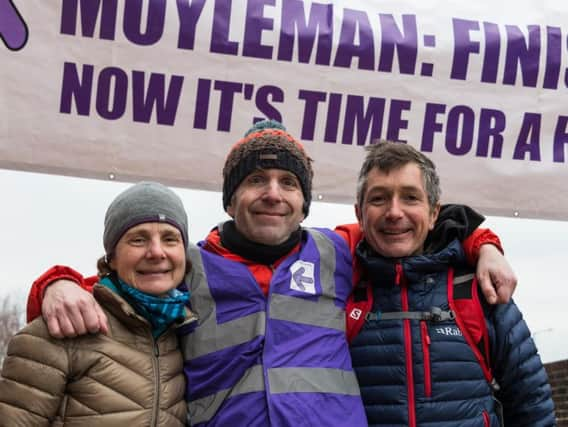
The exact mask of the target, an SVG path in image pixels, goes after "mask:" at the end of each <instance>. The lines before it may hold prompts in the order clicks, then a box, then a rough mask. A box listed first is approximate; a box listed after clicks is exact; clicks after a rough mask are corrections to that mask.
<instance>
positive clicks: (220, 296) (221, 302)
mask: <svg viewBox="0 0 568 427" xmlns="http://www.w3.org/2000/svg"><path fill="white" fill-rule="evenodd" d="M311 163H312V161H311V159H310V158H309V157H308V155H307V154H306V152H305V150H304V148H303V146H302V145H301V144H300V143H299V142H298V141H297V140H296V139H295V138H294V137H293V136H292V135H290V134H289V133H288V132H286V130H285V128H284V127H283V126H282V125H281V124H280V123H278V122H275V121H271V120H269V121H263V122H259V123H257V124H256V125H255V126H254V127H253V128H252V129H251V130H249V131H248V132H247V133H246V134H245V136H244V137H243V138H242V139H241V140H239V141H238V142H237V143H236V144H235V145H234V146H233V147H232V149H231V151H230V152H229V154H228V156H227V159H226V162H225V166H224V168H223V179H224V182H223V206H224V208H225V210H226V211H227V213H228V214H229V215H230V216H231V217H232V219H231V220H229V221H227V222H225V223H223V224H221V225H220V226H219V227H216V228H214V229H213V230H212V231H211V232H210V234H209V235H208V236H207V238H206V239H205V241H203V242H201V243H200V245H199V246H200V248H199V249H195V248H193V249H192V247H191V246H190V249H189V257H190V259H191V262H192V265H193V268H192V275H191V277H190V278H189V280H188V281H187V282H188V283H191V287H192V289H191V292H192V299H191V305H192V309H193V310H194V311H195V312H196V314H197V315H198V317H199V325H198V327H197V328H195V330H194V331H191V332H190V333H189V334H188V335H186V336H184V337H182V349H183V351H184V357H185V359H186V363H185V372H186V375H187V379H188V393H187V398H188V404H189V412H190V417H191V418H190V419H191V423H192V425H197V426H205V425H211V426H213V425H238V426H241V425H243V426H244V425H251V426H296V425H309V426H319V425H322V426H324V425H334V426H345V427H347V426H349V427H351V426H366V425H367V421H366V418H365V414H364V410H363V406H362V404H361V399H360V395H359V388H358V384H357V381H356V379H355V376H354V374H353V369H352V366H351V359H350V356H349V350H348V347H347V341H346V339H345V306H346V301H347V298H348V296H349V294H350V292H351V289H352V277H353V262H352V260H353V258H352V253H351V250H352V249H353V247H354V244H355V242H356V241H358V239H359V238H360V233H359V234H358V235H353V234H351V235H349V236H348V235H347V233H345V232H344V233H342V234H337V233H335V232H333V231H331V230H327V229H317V230H316V229H305V228H302V227H300V223H301V222H302V221H303V219H304V218H305V217H306V215H307V214H308V212H309V207H310V201H311V187H312V178H313V170H312V166H311ZM355 234H357V233H355ZM491 236H494V235H492V234H491V233H490V232H488V233H487V232H485V233H484V232H481V233H477V234H476V235H475V237H474V238H473V239H472V240H471V242H470V243H471V244H470V253H471V252H474V253H475V254H477V251H478V250H479V247H480V246H481V244H483V243H487V242H488V241H489V242H491V243H493V242H494V240H493V239H492V237H491ZM342 237H343V238H342ZM346 240H347V243H348V244H346ZM486 247H491V248H492V250H494V251H495V252H496V253H497V252H498V251H497V250H496V249H495V248H494V247H493V246H491V245H483V248H486ZM466 248H467V247H466ZM487 252H488V251H487ZM488 253H489V252H488ZM498 257H501V255H500V254H499V255H498ZM489 258H491V257H489ZM493 262H494V263H493V264H491V262H489V263H487V261H485V263H484V265H485V266H486V267H488V268H489V270H490V271H489V272H487V271H485V274H489V273H491V274H493V275H495V274H497V275H500V276H499V277H500V278H501V279H503V278H505V279H506V280H505V281H506V282H507V279H510V280H508V282H507V283H506V285H508V287H507V286H506V287H505V288H504V289H502V290H501V291H502V292H503V291H504V293H505V299H508V296H507V295H506V294H507V293H509V294H510V293H511V292H512V289H513V288H514V279H513V278H514V275H513V274H512V272H510V270H509V269H508V265H506V263H504V264H503V263H500V262H501V258H498V261H497V262H496V263H495V258H493ZM480 264H482V260H481V259H480ZM55 279H72V280H74V281H79V282H81V283H83V284H84V283H85V282H86V281H83V280H82V276H81V275H79V274H78V273H76V272H74V271H73V270H71V269H67V268H66V270H65V271H64V272H61V271H60V272H47V273H46V274H45V275H44V276H42V277H41V278H40V279H38V281H36V283H35V285H34V289H33V290H32V293H31V294H30V307H31V310H30V311H31V312H32V313H33V314H35V315H37V314H38V313H39V306H40V303H41V298H40V297H41V295H43V289H45V287H46V286H47V285H49V284H50V283H52V282H53V281H54V280H55ZM70 288H75V289H70ZM78 289H79V288H78V287H77V286H74V285H70V284H69V283H68V282H65V281H61V282H59V283H56V284H55V285H53V286H50V287H49V288H48V291H47V292H46V302H45V304H44V308H43V311H44V314H45V316H46V317H48V318H49V317H51V318H54V319H63V320H62V321H54V324H56V323H58V324H57V325H56V326H55V327H54V329H53V331H52V332H54V333H56V334H59V335H61V336H62V335H68V334H73V333H77V332H82V333H85V331H86V330H89V331H91V332H92V331H98V330H99V329H102V330H104V319H101V318H100V317H96V316H95V315H93V314H92V313H93V310H91V309H89V310H86V311H88V312H89V313H90V314H87V315H80V316H75V315H74V314H73V313H72V312H71V313H70V311H71V310H66V309H65V308H63V307H64V304H63V303H62V302H61V300H62V299H64V298H63V297H62V295H63V294H64V293H67V294H69V295H71V294H73V296H72V297H71V296H66V297H65V298H66V299H67V301H69V300H70V299H71V298H73V299H74V300H76V301H81V304H82V305H83V306H86V305H88V304H90V303H89V302H87V298H86V297H85V296H84V295H81V296H80V297H79V296H76V294H77V292H78V291H77V290H78ZM83 294H85V293H84V292H83ZM72 305H73V304H72ZM74 306H76V304H75V305H74ZM73 310H74V311H75V312H77V311H80V309H76V308H75V309H73ZM56 313H57V314H56ZM61 313H64V314H61ZM77 318H80V320H77ZM65 327H67V329H65Z"/></svg>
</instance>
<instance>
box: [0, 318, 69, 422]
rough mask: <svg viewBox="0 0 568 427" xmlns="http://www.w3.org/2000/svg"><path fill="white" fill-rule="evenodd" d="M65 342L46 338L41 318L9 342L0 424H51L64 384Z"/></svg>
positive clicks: (0, 387) (0, 393) (0, 384)
mask: <svg viewBox="0 0 568 427" xmlns="http://www.w3.org/2000/svg"><path fill="white" fill-rule="evenodd" d="M65 342H66V341H65V340H60V341H56V340H54V339H51V338H49V335H48V332H47V327H46V325H45V323H44V322H43V320H42V319H41V318H40V319H37V320H35V321H34V322H32V323H30V324H28V325H27V326H26V327H25V328H24V329H22V330H21V331H20V332H18V333H17V334H16V335H15V336H14V337H13V338H12V339H11V340H10V343H9V345H8V352H7V357H6V358H5V359H4V365H3V368H2V378H0V425H2V426H10V427H13V426H15V427H18V426H21V427H24V426H26V427H29V426H37V427H41V426H50V425H52V424H51V423H52V421H53V419H54V418H55V416H56V415H57V412H58V409H59V406H60V404H61V401H62V399H63V395H64V392H65V387H66V384H67V377H68V360H69V359H68V356H67V351H66V349H65Z"/></svg>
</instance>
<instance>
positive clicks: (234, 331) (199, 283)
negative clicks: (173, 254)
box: [181, 246, 266, 360]
mask: <svg viewBox="0 0 568 427" xmlns="http://www.w3.org/2000/svg"><path fill="white" fill-rule="evenodd" d="M188 252H189V258H190V260H191V263H192V268H191V273H190V278H189V284H188V286H190V289H191V307H192V309H193V310H194V311H195V312H196V314H197V316H198V318H199V327H198V328H196V329H195V331H194V332H193V334H192V335H193V337H192V338H191V340H190V339H188V338H185V339H182V343H181V347H182V351H183V354H184V357H185V359H186V360H191V359H195V358H197V357H201V356H204V355H206V354H209V353H213V352H215V351H219V350H222V349H224V348H227V347H232V346H235V345H238V344H243V343H246V342H248V341H250V340H252V339H253V338H254V337H256V336H259V335H263V334H264V328H265V325H266V314H265V313H264V312H258V313H253V314H251V315H249V316H245V317H241V318H239V319H235V320H232V321H229V322H226V323H223V324H222V325H218V324H217V311H216V307H215V301H213V297H212V296H211V291H210V290H209V285H208V284H207V276H206V275H205V268H204V266H203V259H202V257H201V252H200V250H199V248H198V247H196V246H190V247H189V250H188ZM195 341H198V342H199V346H196V345H192V343H193V342H195Z"/></svg>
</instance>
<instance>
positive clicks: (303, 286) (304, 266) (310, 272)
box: [290, 261, 316, 295]
mask: <svg viewBox="0 0 568 427" xmlns="http://www.w3.org/2000/svg"><path fill="white" fill-rule="evenodd" d="M290 272H291V273H292V278H291V279H290V289H293V290H295V291H299V292H304V293H306V294H311V295H315V294H316V285H315V283H316V281H315V280H314V264H313V263H311V262H306V261H296V262H295V263H294V264H292V266H291V267H290Z"/></svg>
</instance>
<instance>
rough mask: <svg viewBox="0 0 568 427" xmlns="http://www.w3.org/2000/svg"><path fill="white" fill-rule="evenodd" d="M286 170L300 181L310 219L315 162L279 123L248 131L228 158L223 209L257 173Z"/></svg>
mask: <svg viewBox="0 0 568 427" xmlns="http://www.w3.org/2000/svg"><path fill="white" fill-rule="evenodd" d="M270 168H274V169H283V170H287V171H290V172H292V173H293V174H294V175H296V176H297V177H298V181H300V186H301V187H302V193H303V195H304V205H303V208H302V210H303V212H304V216H306V217H307V216H308V212H309V210H310V203H311V201H312V179H313V176H314V172H313V170H312V159H311V158H309V157H308V155H307V154H306V151H305V150H304V147H303V146H302V144H301V143H300V142H299V141H297V140H296V139H295V138H294V137H293V136H292V135H290V134H289V133H288V132H286V128H285V127H284V126H283V125H282V124H281V123H280V122H277V121H276V120H263V121H261V122H258V123H256V124H255V125H254V126H253V127H252V128H251V129H249V130H248V131H247V132H246V133H245V136H244V138H242V139H241V140H239V141H238V142H237V143H236V144H235V145H234V146H233V148H231V151H230V152H229V155H228V156H227V159H226V160H225V166H224V167H223V208H224V209H225V210H227V206H229V204H230V203H231V197H232V196H233V194H234V193H235V190H236V189H237V187H238V186H239V185H240V184H241V182H242V181H243V179H245V178H246V177H247V176H248V175H249V174H250V173H251V172H253V171H254V170H255V169H270Z"/></svg>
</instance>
